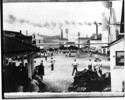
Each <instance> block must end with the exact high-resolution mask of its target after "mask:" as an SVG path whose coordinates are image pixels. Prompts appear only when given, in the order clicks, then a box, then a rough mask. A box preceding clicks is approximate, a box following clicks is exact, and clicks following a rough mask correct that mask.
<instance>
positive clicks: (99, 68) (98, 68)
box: [94, 60, 102, 77]
mask: <svg viewBox="0 0 125 100" xmlns="http://www.w3.org/2000/svg"><path fill="white" fill-rule="evenodd" d="M94 71H95V72H96V73H97V75H98V76H99V77H101V75H102V63H101V61H99V60H98V61H97V60H95V64H94Z"/></svg>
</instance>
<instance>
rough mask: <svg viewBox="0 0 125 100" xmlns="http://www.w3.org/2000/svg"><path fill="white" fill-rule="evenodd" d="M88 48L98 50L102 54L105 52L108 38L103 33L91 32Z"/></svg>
mask: <svg viewBox="0 0 125 100" xmlns="http://www.w3.org/2000/svg"><path fill="white" fill-rule="evenodd" d="M107 36H108V35H107ZM90 48H91V49H92V50H93V51H98V52H100V53H102V54H107V51H108V38H106V37H105V36H104V34H93V35H92V36H91V40H90Z"/></svg>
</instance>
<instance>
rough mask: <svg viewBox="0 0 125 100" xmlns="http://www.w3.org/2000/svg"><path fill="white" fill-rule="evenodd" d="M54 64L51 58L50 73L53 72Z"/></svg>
mask: <svg viewBox="0 0 125 100" xmlns="http://www.w3.org/2000/svg"><path fill="white" fill-rule="evenodd" d="M54 64H55V60H53V57H52V58H51V71H53V70H54Z"/></svg>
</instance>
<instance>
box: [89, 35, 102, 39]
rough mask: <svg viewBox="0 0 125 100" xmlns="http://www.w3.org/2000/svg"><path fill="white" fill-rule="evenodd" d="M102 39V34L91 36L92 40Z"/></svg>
mask: <svg viewBox="0 0 125 100" xmlns="http://www.w3.org/2000/svg"><path fill="white" fill-rule="evenodd" d="M101 39H102V34H93V35H92V36H91V40H101Z"/></svg>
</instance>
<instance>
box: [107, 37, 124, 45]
mask: <svg viewBox="0 0 125 100" xmlns="http://www.w3.org/2000/svg"><path fill="white" fill-rule="evenodd" d="M123 40H124V37H123V38H120V39H117V40H115V41H113V42H111V43H110V44H109V47H111V46H113V45H115V44H117V43H119V42H120V41H123Z"/></svg>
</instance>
